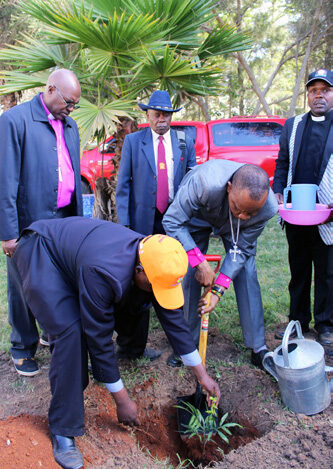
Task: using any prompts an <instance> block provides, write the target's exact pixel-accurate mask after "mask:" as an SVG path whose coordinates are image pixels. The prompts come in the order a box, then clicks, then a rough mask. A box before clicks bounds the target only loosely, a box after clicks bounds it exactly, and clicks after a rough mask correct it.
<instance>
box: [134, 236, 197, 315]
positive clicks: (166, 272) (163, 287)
mask: <svg viewBox="0 0 333 469" xmlns="http://www.w3.org/2000/svg"><path fill="white" fill-rule="evenodd" d="M139 259H140V262H141V265H142V267H143V269H144V271H145V274H146V275H147V277H148V280H149V282H150V283H151V285H152V289H153V292H154V295H155V298H156V300H157V301H158V302H159V304H160V305H161V306H162V307H163V308H166V309H177V308H180V307H181V306H183V304H184V295H183V289H182V284H181V282H182V280H183V278H184V275H185V274H186V272H187V267H188V257H187V254H186V252H185V250H184V248H183V246H182V245H181V244H180V242H179V241H177V240H176V239H174V238H171V237H170V236H166V235H162V234H157V235H151V236H147V237H146V238H144V239H143V240H142V241H141V242H140V244H139Z"/></svg>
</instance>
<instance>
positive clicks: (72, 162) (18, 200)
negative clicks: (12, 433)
mask: <svg viewBox="0 0 333 469" xmlns="http://www.w3.org/2000/svg"><path fill="white" fill-rule="evenodd" d="M80 96H81V88H80V84H79V82H78V79H77V78H76V76H75V74H74V73H73V72H71V71H70V70H66V69H59V70H56V71H54V72H53V73H51V74H50V76H49V78H48V81H47V84H46V87H45V90H44V92H43V93H39V94H38V95H36V96H35V97H34V98H33V99H32V100H31V101H28V102H26V103H23V104H20V105H19V106H16V107H14V108H12V109H10V110H9V111H7V112H5V113H4V114H2V116H1V117H0V139H1V146H0V219H1V224H0V239H1V240H2V249H3V252H4V254H5V255H6V256H7V291H8V319H9V323H10V325H11V327H12V332H11V343H12V346H11V354H12V358H13V361H14V366H15V369H16V371H17V372H18V373H19V374H21V375H23V376H33V375H35V374H36V373H38V371H39V368H38V365H37V362H36V361H35V359H34V355H35V353H36V349H37V345H38V340H39V334H38V329H37V326H36V322H35V319H34V317H33V315H32V314H31V311H30V309H29V307H28V305H27V304H26V301H25V298H24V295H23V292H22V285H21V280H20V277H19V274H18V272H17V270H16V267H15V264H14V263H13V261H12V257H13V255H14V253H15V250H16V247H17V238H18V237H19V234H20V232H21V231H22V230H23V229H24V228H26V227H27V226H28V225H30V223H32V222H33V221H35V220H39V219H42V218H64V217H68V216H72V215H82V195H81V178H80V141H79V133H78V129H77V125H76V123H75V121H74V120H73V119H72V118H70V117H69V114H70V113H71V112H72V111H73V110H74V109H76V108H77V107H78V103H79V100H80ZM45 341H46V342H45ZM44 343H45V344H47V337H45V338H44Z"/></svg>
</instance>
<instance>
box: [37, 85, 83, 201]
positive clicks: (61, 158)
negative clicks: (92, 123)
mask: <svg viewBox="0 0 333 469" xmlns="http://www.w3.org/2000/svg"><path fill="white" fill-rule="evenodd" d="M40 99H41V102H42V104H43V107H44V109H45V112H46V114H47V118H48V120H49V122H50V124H51V125H52V128H53V130H54V132H55V134H56V138H57V154H58V170H59V171H58V174H59V179H58V199H57V208H58V209H59V208H62V207H66V205H69V204H70V203H71V200H72V195H73V193H74V189H75V182H74V171H73V167H72V162H71V158H70V156H69V152H68V148H67V145H66V142H65V137H64V127H63V123H62V121H61V120H59V119H55V118H54V117H53V115H52V114H51V112H50V111H49V110H48V109H47V107H46V105H45V103H44V100H43V96H42V94H41V95H40Z"/></svg>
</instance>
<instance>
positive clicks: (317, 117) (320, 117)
mask: <svg viewBox="0 0 333 469" xmlns="http://www.w3.org/2000/svg"><path fill="white" fill-rule="evenodd" d="M311 119H312V120H313V121H315V122H322V121H324V120H325V116H313V115H312V114H311Z"/></svg>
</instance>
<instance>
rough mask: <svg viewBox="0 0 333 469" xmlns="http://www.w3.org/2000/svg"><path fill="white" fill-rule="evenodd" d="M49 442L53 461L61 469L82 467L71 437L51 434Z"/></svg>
mask: <svg viewBox="0 0 333 469" xmlns="http://www.w3.org/2000/svg"><path fill="white" fill-rule="evenodd" d="M51 440H52V448H53V456H54V459H55V460H56V461H57V463H58V464H59V465H60V466H61V467H62V468H63V469H80V467H83V466H84V462H83V458H82V455H81V453H80V451H79V450H78V448H77V447H76V444H75V439H74V438H73V437H68V436H61V435H53V434H52V433H51Z"/></svg>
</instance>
